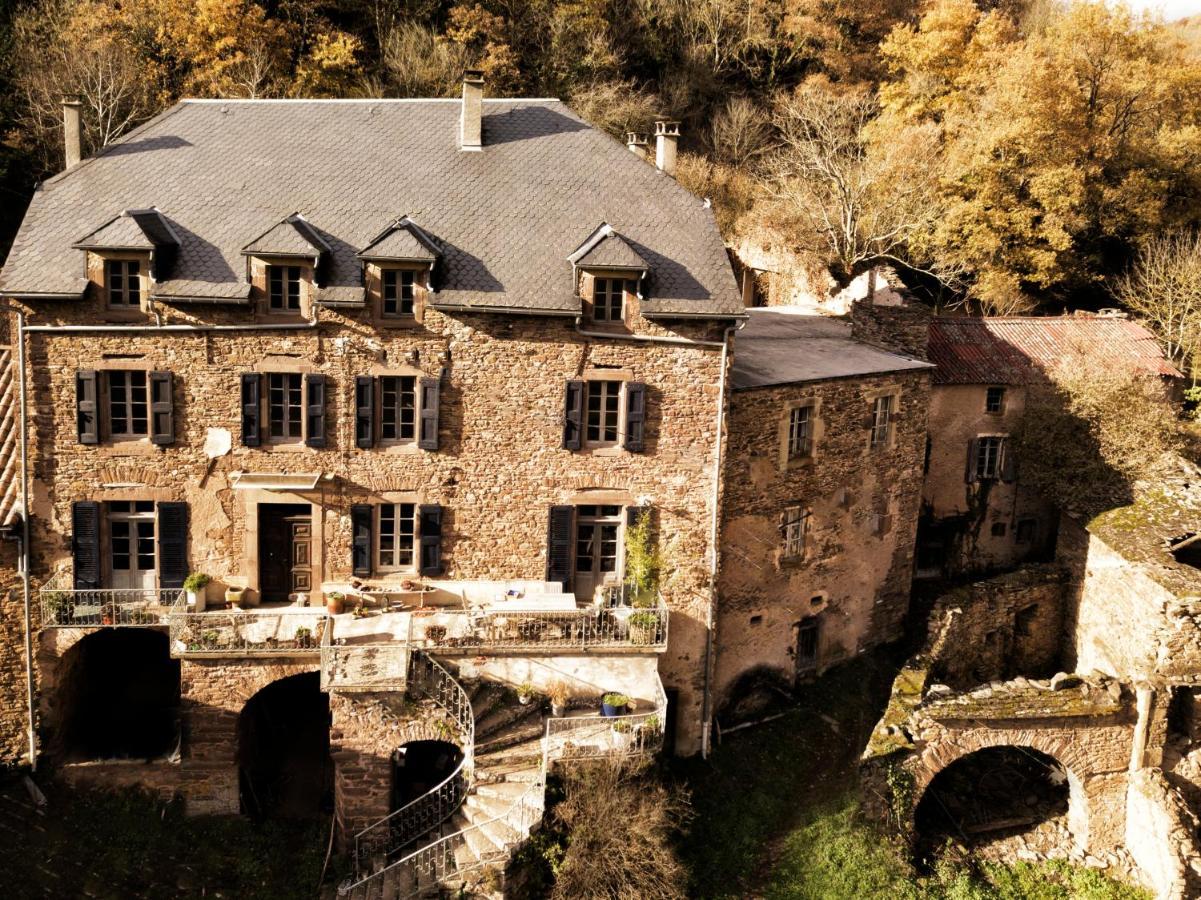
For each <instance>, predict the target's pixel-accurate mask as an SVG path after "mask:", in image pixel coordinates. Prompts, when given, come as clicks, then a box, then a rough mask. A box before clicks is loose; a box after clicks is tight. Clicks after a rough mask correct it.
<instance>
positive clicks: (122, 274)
mask: <svg viewBox="0 0 1201 900" xmlns="http://www.w3.org/2000/svg"><path fill="white" fill-rule="evenodd" d="M141 268H142V266H141V263H139V262H138V261H137V260H136V259H110V260H107V261H106V262H105V264H104V273H105V288H106V290H107V291H108V305H109V306H112V307H116V308H117V309H137V308H139V307H140V306H141V305H142V279H141V275H140V273H141Z"/></svg>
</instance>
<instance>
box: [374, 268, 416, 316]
mask: <svg viewBox="0 0 1201 900" xmlns="http://www.w3.org/2000/svg"><path fill="white" fill-rule="evenodd" d="M416 297H417V272H416V271H414V270H413V269H384V270H383V272H382V273H381V278H380V303H381V306H380V313H381V315H383V316H384V318H388V319H409V318H413V317H414V316H415V315H416Z"/></svg>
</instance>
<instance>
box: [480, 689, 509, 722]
mask: <svg viewBox="0 0 1201 900" xmlns="http://www.w3.org/2000/svg"><path fill="white" fill-rule="evenodd" d="M481 684H482V685H483V686H482V687H481V689H480V691H479V693H478V694H476V695H475V698H474V699H473V700H472V701H471V714H472V715H473V716H474V717H475V720H476V721H477V722H478V721H479V720H480V719H482V718H484V717H485V716H487V715H488V713H490V712H492V710H494V709H495V708H496V707H498V706H500V705H501V704H502V703H504V702H505V695H506V694H507V693H508V692H507V691H506V690H505V688H503V687H502V686H501V685H499V684H497V683H496V682H494V681H484V682H481Z"/></svg>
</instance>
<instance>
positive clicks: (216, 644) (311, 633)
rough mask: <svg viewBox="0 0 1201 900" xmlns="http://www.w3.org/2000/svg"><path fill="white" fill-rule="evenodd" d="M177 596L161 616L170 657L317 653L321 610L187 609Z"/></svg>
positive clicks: (322, 618)
mask: <svg viewBox="0 0 1201 900" xmlns="http://www.w3.org/2000/svg"><path fill="white" fill-rule="evenodd" d="M186 609H187V607H186V599H185V598H184V597H182V596H181V597H180V598H179V601H178V602H177V603H176V604H175V606H174V607H173V608H172V609H171V612H170V613H169V614H168V616H167V625H168V628H169V630H170V637H171V655H172V656H175V657H196V658H205V657H226V656H255V657H264V656H307V655H309V654H319V653H320V652H321V642H322V639H323V637H324V633H325V630H326V628H327V627H328V622H329V620H328V618H327V617H326V615H325V613H312V614H300V613H291V612H249V611H245V610H233V611H230V612H202V613H190V612H187V611H186Z"/></svg>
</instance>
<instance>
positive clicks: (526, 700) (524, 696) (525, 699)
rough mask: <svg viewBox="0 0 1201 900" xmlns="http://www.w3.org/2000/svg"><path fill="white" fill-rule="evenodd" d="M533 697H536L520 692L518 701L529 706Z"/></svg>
mask: <svg viewBox="0 0 1201 900" xmlns="http://www.w3.org/2000/svg"><path fill="white" fill-rule="evenodd" d="M532 699H534V698H533V697H531V696H530V695H529V694H518V695H517V702H518V703H520V704H521V705H522V706H529V705H530V701H531V700H532Z"/></svg>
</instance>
